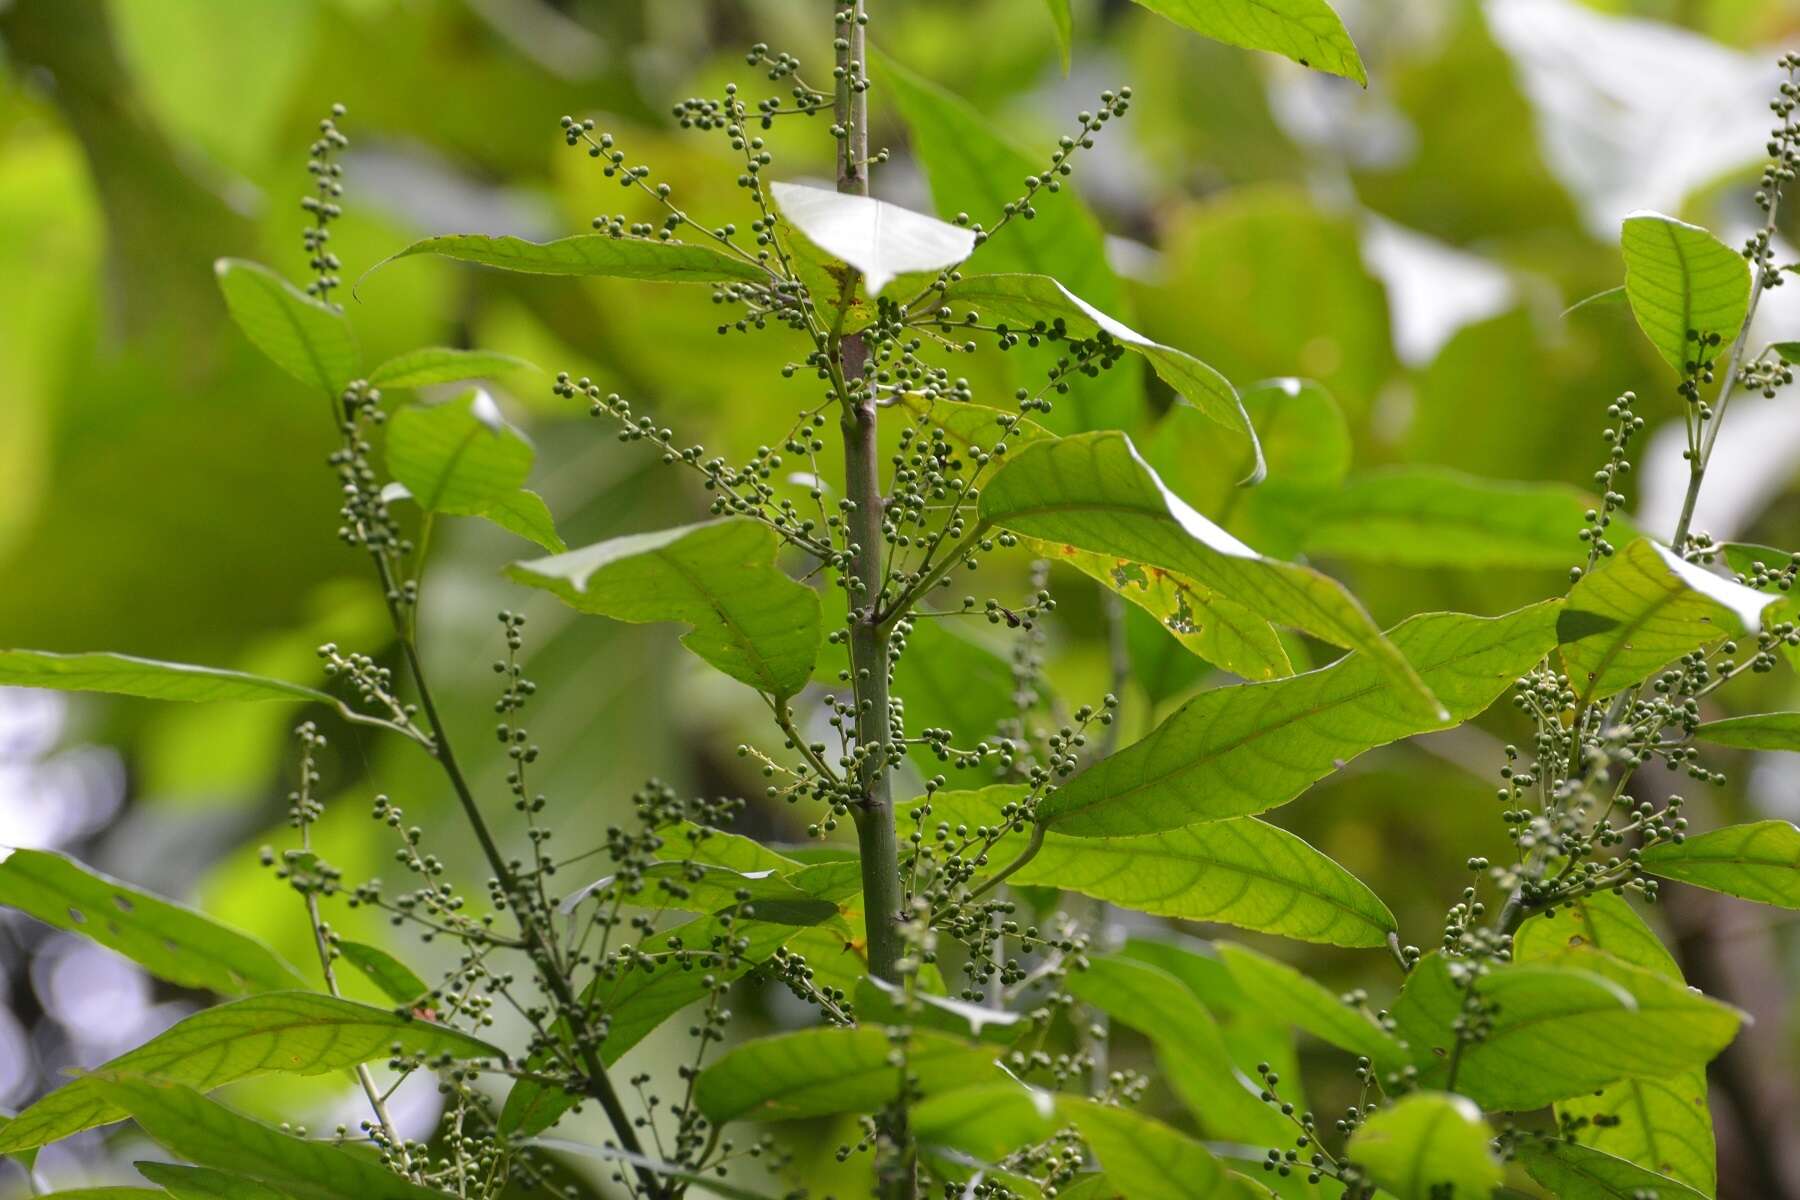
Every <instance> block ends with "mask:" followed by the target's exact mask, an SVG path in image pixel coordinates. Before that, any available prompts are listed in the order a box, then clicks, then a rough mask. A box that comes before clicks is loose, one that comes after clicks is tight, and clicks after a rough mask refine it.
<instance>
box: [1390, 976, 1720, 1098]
mask: <svg viewBox="0 0 1800 1200" xmlns="http://www.w3.org/2000/svg"><path fill="white" fill-rule="evenodd" d="M1476 989H1477V991H1478V992H1479V993H1480V995H1481V996H1482V997H1483V998H1484V999H1485V1000H1486V1001H1488V1002H1489V1003H1490V1004H1492V1005H1494V1006H1496V1008H1497V1011H1496V1013H1495V1015H1494V1017H1493V1019H1492V1027H1491V1030H1490V1032H1489V1033H1488V1035H1487V1037H1486V1038H1484V1039H1483V1040H1481V1041H1479V1042H1471V1043H1469V1044H1468V1045H1466V1046H1464V1047H1463V1050H1462V1054H1461V1056H1460V1065H1459V1068H1458V1072H1457V1076H1456V1088H1457V1090H1458V1091H1460V1092H1463V1093H1465V1094H1467V1095H1468V1096H1470V1097H1472V1098H1473V1099H1474V1100H1476V1101H1477V1102H1478V1103H1480V1104H1481V1105H1482V1106H1483V1107H1485V1108H1503V1109H1519V1110H1524V1109H1532V1108H1540V1107H1542V1106H1543V1105H1545V1104H1550V1103H1553V1102H1555V1101H1558V1100H1567V1099H1571V1098H1573V1097H1576V1096H1580V1095H1582V1094H1584V1093H1588V1092H1595V1091H1599V1090H1600V1089H1601V1088H1604V1087H1606V1086H1607V1085H1608V1084H1610V1083H1616V1082H1618V1081H1619V1080H1621V1079H1627V1078H1645V1079H1658V1078H1667V1077H1668V1076H1670V1075H1674V1074H1677V1073H1679V1072H1681V1071H1684V1070H1688V1069H1691V1068H1693V1067H1696V1066H1700V1065H1702V1064H1704V1063H1706V1062H1707V1061H1709V1060H1710V1059H1711V1058H1712V1057H1713V1056H1714V1055H1715V1054H1717V1053H1718V1052H1719V1051H1720V1050H1721V1049H1723V1048H1724V1047H1725V1045H1726V1044H1727V1043H1728V1042H1730V1040H1731V1038H1732V1035H1733V1034H1734V1033H1736V1031H1737V1027H1738V1022H1739V1015H1738V1013H1737V1012H1736V1011H1734V1010H1733V1009H1730V1008H1728V1007H1726V1006H1725V1005H1723V1004H1720V1003H1718V1002H1717V1001H1714V1000H1709V999H1707V998H1706V997H1704V996H1701V995H1698V994H1696V993H1694V992H1690V991H1688V990H1687V989H1686V988H1684V987H1682V986H1681V985H1680V984H1679V983H1675V982H1673V981H1671V980H1668V979H1664V978H1662V977H1661V976H1659V975H1656V974H1654V973H1653V972H1650V971H1645V970H1642V969H1640V968H1637V967H1632V966H1628V965H1626V964H1624V963H1622V962H1620V961H1619V960H1617V959H1614V958H1612V957H1611V956H1609V955H1605V954H1601V953H1599V952H1597V951H1592V950H1582V949H1572V950H1568V951H1565V952H1563V953H1562V954H1559V955H1558V956H1556V957H1555V958H1553V959H1544V960H1541V961H1538V962H1532V963H1514V964H1510V965H1507V966H1503V967H1498V968H1495V969H1494V970H1492V971H1491V972H1490V973H1489V974H1487V975H1486V976H1484V977H1483V978H1482V979H1481V980H1480V981H1479V982H1478V983H1477V984H1476ZM1462 999H1463V993H1462V991H1461V990H1460V989H1459V988H1458V987H1457V986H1456V984H1455V983H1454V982H1453V980H1452V978H1451V973H1450V967H1449V964H1448V963H1447V962H1446V961H1445V960H1444V958H1443V956H1442V955H1441V954H1438V953H1433V954H1428V955H1426V956H1425V958H1423V959H1422V960H1420V962H1419V965H1418V966H1416V967H1414V968H1413V970H1412V972H1411V973H1410V974H1409V975H1408V976H1407V979H1406V988H1405V990H1404V991H1403V992H1402V993H1401V996H1400V1000H1399V1001H1398V1002H1397V1003H1396V1004H1395V1005H1394V1008H1393V1015H1394V1018H1395V1021H1396V1022H1397V1028H1396V1032H1397V1033H1398V1035H1399V1036H1400V1037H1401V1038H1402V1039H1403V1040H1404V1041H1406V1042H1407V1043H1408V1044H1409V1045H1410V1047H1411V1052H1412V1055H1413V1063H1414V1065H1415V1066H1416V1067H1418V1069H1419V1078H1420V1082H1421V1083H1423V1084H1424V1085H1425V1086H1427V1087H1439V1086H1442V1085H1443V1082H1444V1079H1445V1077H1446V1075H1447V1074H1448V1068H1449V1063H1450V1059H1451V1056H1452V1053H1453V1051H1454V1048H1455V1041H1456V1038H1455V1035H1454V1034H1453V1032H1452V1023H1453V1022H1454V1021H1455V1020H1456V1017H1457V1015H1458V1014H1459V1013H1460V1012H1461V1011H1462Z"/></svg>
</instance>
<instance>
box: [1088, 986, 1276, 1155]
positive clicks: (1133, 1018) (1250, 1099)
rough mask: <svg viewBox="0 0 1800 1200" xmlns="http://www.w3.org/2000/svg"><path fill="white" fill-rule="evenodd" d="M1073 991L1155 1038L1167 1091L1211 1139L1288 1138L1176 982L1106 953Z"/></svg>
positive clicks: (1211, 1022)
mask: <svg viewBox="0 0 1800 1200" xmlns="http://www.w3.org/2000/svg"><path fill="white" fill-rule="evenodd" d="M1069 991H1070V992H1071V993H1073V994H1074V995H1075V997H1076V998H1077V999H1080V1000H1082V1001H1085V1002H1086V1003H1088V1004H1092V1005H1093V1006H1094V1007H1096V1008H1098V1009H1100V1010H1102V1011H1103V1012H1107V1013H1110V1014H1111V1015H1112V1016H1113V1017H1114V1018H1115V1019H1116V1020H1118V1021H1119V1022H1121V1023H1122V1024H1125V1025H1129V1026H1131V1027H1132V1028H1133V1029H1135V1030H1137V1031H1138V1032H1139V1033H1141V1034H1143V1035H1144V1036H1145V1037H1147V1038H1149V1039H1150V1042H1151V1044H1152V1045H1153V1046H1155V1047H1156V1056H1157V1061H1158V1062H1159V1063H1160V1064H1161V1065H1162V1067H1163V1075H1164V1078H1165V1079H1166V1080H1167V1082H1168V1084H1169V1087H1170V1089H1171V1090H1173V1091H1174V1092H1175V1094H1176V1095H1177V1096H1179V1097H1180V1098H1181V1101H1182V1103H1183V1104H1185V1105H1186V1106H1187V1108H1188V1110H1189V1111H1190V1112H1191V1113H1193V1115H1194V1120H1195V1121H1197V1122H1198V1123H1199V1125H1200V1128H1201V1130H1202V1131H1204V1132H1205V1133H1207V1134H1208V1135H1209V1136H1212V1137H1219V1138H1226V1139H1229V1140H1233V1141H1246V1142H1251V1143H1253V1144H1262V1145H1270V1146H1274V1145H1280V1144H1283V1142H1284V1141H1285V1140H1291V1138H1290V1137H1289V1135H1288V1134H1287V1132H1286V1129H1288V1128H1291V1126H1289V1125H1288V1123H1287V1121H1286V1119H1285V1118H1283V1117H1282V1116H1280V1115H1279V1114H1278V1113H1276V1111H1275V1110H1274V1109H1273V1108H1270V1107H1269V1106H1268V1105H1267V1104H1265V1103H1263V1102H1262V1101H1261V1100H1260V1099H1258V1098H1257V1088H1256V1086H1255V1085H1253V1084H1252V1083H1251V1082H1250V1080H1249V1079H1247V1078H1246V1077H1245V1076H1244V1075H1242V1074H1241V1073H1240V1072H1239V1070H1238V1068H1237V1066H1236V1064H1235V1063H1234V1062H1233V1061H1232V1057H1231V1052H1230V1051H1229V1050H1228V1049H1227V1047H1226V1045H1225V1038H1224V1035H1223V1034H1222V1033H1221V1032H1220V1030H1219V1023H1218V1021H1217V1020H1216V1019H1215V1018H1214V1017H1213V1014H1212V1013H1211V1012H1209V1011H1207V1008H1206V1006H1205V1005H1203V1004H1201V1003H1200V1001H1199V1000H1198V999H1197V998H1196V997H1195V995H1194V993H1193V992H1192V991H1191V990H1190V989H1189V988H1188V987H1187V985H1186V984H1184V983H1182V982H1181V981H1180V980H1179V979H1177V978H1175V977H1174V976H1173V975H1170V974H1169V973H1168V972H1166V971H1163V970H1161V969H1160V968H1157V967H1153V966H1151V965H1149V964H1148V963H1144V962H1138V961H1135V960H1133V959H1130V958H1125V957H1122V956H1118V955H1109V956H1105V957H1097V958H1094V959H1092V960H1091V961H1090V962H1089V964H1088V969H1087V970H1085V971H1079V972H1077V973H1075V974H1074V975H1071V976H1070V977H1069Z"/></svg>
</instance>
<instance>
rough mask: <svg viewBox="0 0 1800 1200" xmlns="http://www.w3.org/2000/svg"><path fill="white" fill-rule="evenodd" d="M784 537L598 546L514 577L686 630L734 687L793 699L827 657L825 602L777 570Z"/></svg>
mask: <svg viewBox="0 0 1800 1200" xmlns="http://www.w3.org/2000/svg"><path fill="white" fill-rule="evenodd" d="M776 545H777V538H776V535H775V532H774V531H773V530H771V529H769V528H767V527H766V526H763V525H759V524H757V523H756V522H754V521H751V520H748V519H742V518H731V517H728V518H725V519H724V520H719V521H711V522H707V523H705V524H701V525H686V526H682V527H680V528H677V529H669V530H664V531H662V532H659V533H639V534H632V535H630V536H628V537H621V538H614V539H612V540H611V541H606V542H597V543H595V544H594V545H592V546H586V547H583V548H582V549H580V550H572V551H570V552H569V553H567V554H559V555H557V556H555V557H554V558H540V559H535V560H533V561H531V562H521V563H514V564H513V565H512V566H511V567H510V568H508V569H507V574H508V575H510V576H511V577H512V578H513V579H515V580H517V581H518V582H520V583H524V584H529V585H531V586H532V587H540V588H543V589H544V590H545V591H548V592H551V593H554V594H555V595H556V596H558V597H560V598H561V599H562V600H563V602H564V603H566V604H568V605H569V606H570V607H572V608H576V609H579V610H580V611H582V612H586V613H597V614H599V615H601V616H606V617H612V618H614V619H616V620H620V621H631V622H633V623H642V622H649V621H682V622H685V623H686V624H688V625H691V626H692V627H693V628H692V630H691V631H690V632H689V633H688V634H687V635H686V636H684V637H683V638H682V639H681V642H682V645H684V646H686V647H687V648H688V649H689V650H692V651H693V652H694V653H695V654H698V655H699V656H700V657H701V658H703V659H705V660H706V661H707V662H709V663H711V664H712V665H713V666H715V667H717V668H718V669H719V670H721V671H723V672H725V674H727V675H729V676H731V677H732V678H733V679H737V680H741V681H742V682H744V683H747V684H749V685H750V686H751V687H753V688H755V689H757V690H758V691H760V692H766V693H768V694H769V695H772V696H775V697H777V698H786V697H788V696H792V695H793V694H794V693H795V692H798V691H799V690H800V689H801V688H803V687H805V686H806V682H807V679H808V677H809V676H810V675H811V673H812V666H813V659H814V658H815V657H816V656H817V654H818V650H819V639H820V636H821V634H820V624H819V597H818V595H817V593H815V592H814V591H813V590H812V589H811V588H809V587H806V586H804V585H802V584H798V583H795V582H794V581H793V580H791V579H789V578H788V577H787V576H786V575H784V574H782V572H781V571H780V569H779V568H777V567H776V566H775V563H774V559H775V550H776Z"/></svg>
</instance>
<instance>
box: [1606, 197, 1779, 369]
mask: <svg viewBox="0 0 1800 1200" xmlns="http://www.w3.org/2000/svg"><path fill="white" fill-rule="evenodd" d="M1619 248H1620V250H1621V251H1622V252H1623V253H1624V256H1625V298H1626V299H1627V300H1629V301H1630V302H1631V312H1632V315H1633V316H1635V317H1636V318H1637V323H1638V328H1640V329H1642V330H1643V331H1644V336H1645V337H1647V338H1649V339H1650V344H1651V345H1653V346H1655V347H1656V349H1657V351H1658V352H1659V353H1660V354H1661V355H1662V356H1663V358H1664V360H1665V361H1667V362H1668V364H1669V365H1670V366H1671V367H1674V368H1675V371H1676V373H1677V374H1683V375H1685V374H1687V373H1688V364H1689V363H1692V362H1696V361H1699V360H1700V359H1702V358H1704V359H1705V360H1707V361H1711V360H1712V359H1713V358H1714V357H1716V356H1717V355H1718V354H1719V353H1720V352H1721V351H1720V349H1719V347H1720V346H1724V347H1729V346H1730V344H1731V341H1732V339H1733V338H1735V337H1737V335H1738V330H1739V329H1741V328H1742V327H1743V324H1744V314H1745V313H1746V312H1747V311H1748V309H1749V305H1750V264H1749V262H1748V260H1746V259H1745V258H1744V256H1743V255H1742V254H1739V253H1738V252H1737V251H1736V250H1733V249H1732V248H1731V247H1730V246H1727V245H1726V244H1725V243H1724V242H1721V241H1720V240H1719V239H1718V238H1716V237H1714V236H1713V235H1712V234H1710V233H1708V232H1707V231H1706V230H1704V229H1702V228H1700V227H1699V226H1698V225H1689V224H1687V223H1686V222H1685V221H1677V220H1676V219H1675V218H1673V217H1665V216H1663V215H1661V214H1660V213H1633V214H1632V215H1631V216H1629V217H1626V218H1625V225H1624V229H1623V232H1622V234H1621V236H1620V239H1619ZM1689 334H1698V335H1699V336H1700V338H1701V339H1702V340H1703V341H1706V340H1709V339H1712V338H1717V341H1715V342H1712V348H1709V349H1705V350H1704V351H1703V350H1702V348H1701V346H1700V345H1699V344H1698V343H1696V342H1694V341H1691V340H1690V339H1689V336H1688V335H1689Z"/></svg>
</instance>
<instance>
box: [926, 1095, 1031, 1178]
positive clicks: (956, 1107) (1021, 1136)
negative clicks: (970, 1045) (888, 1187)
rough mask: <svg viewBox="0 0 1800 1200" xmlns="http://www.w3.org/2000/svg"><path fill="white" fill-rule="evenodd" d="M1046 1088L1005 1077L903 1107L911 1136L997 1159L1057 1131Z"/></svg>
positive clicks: (992, 1159)
mask: <svg viewBox="0 0 1800 1200" xmlns="http://www.w3.org/2000/svg"><path fill="white" fill-rule="evenodd" d="M1055 1114H1056V1103H1055V1101H1054V1099H1053V1098H1052V1097H1051V1095H1050V1093H1048V1092H1045V1091H1041V1090H1039V1089H1037V1088H1034V1087H1027V1086H1025V1085H1024V1084H1020V1083H1017V1082H1015V1081H1012V1080H1007V1081H1006V1082H1004V1083H984V1084H980V1085H978V1086H975V1087H965V1088H957V1089H956V1090H955V1091H949V1092H940V1093H939V1094H938V1095H935V1096H932V1097H931V1098H929V1099H927V1100H924V1101H921V1102H920V1103H918V1104H916V1105H914V1106H912V1108H911V1109H909V1110H908V1112H907V1120H908V1122H909V1124H910V1126H911V1129H912V1133H913V1136H915V1137H917V1138H918V1139H919V1140H920V1141H922V1142H933V1143H936V1144H938V1145H941V1146H950V1147H953V1148H954V1149H957V1150H961V1151H963V1152H964V1153H965V1154H973V1155H975V1156H977V1157H978V1158H982V1159H984V1160H986V1161H988V1162H996V1161H998V1160H1000V1159H1002V1158H1005V1157H1006V1156H1007V1155H1008V1154H1010V1153H1012V1152H1013V1151H1015V1150H1017V1149H1019V1148H1020V1147H1023V1146H1029V1145H1031V1144H1033V1143H1035V1142H1041V1141H1043V1140H1044V1139H1045V1138H1047V1137H1049V1136H1050V1135H1051V1134H1052V1133H1055V1132H1056V1122H1055V1120H1054V1118H1055Z"/></svg>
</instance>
